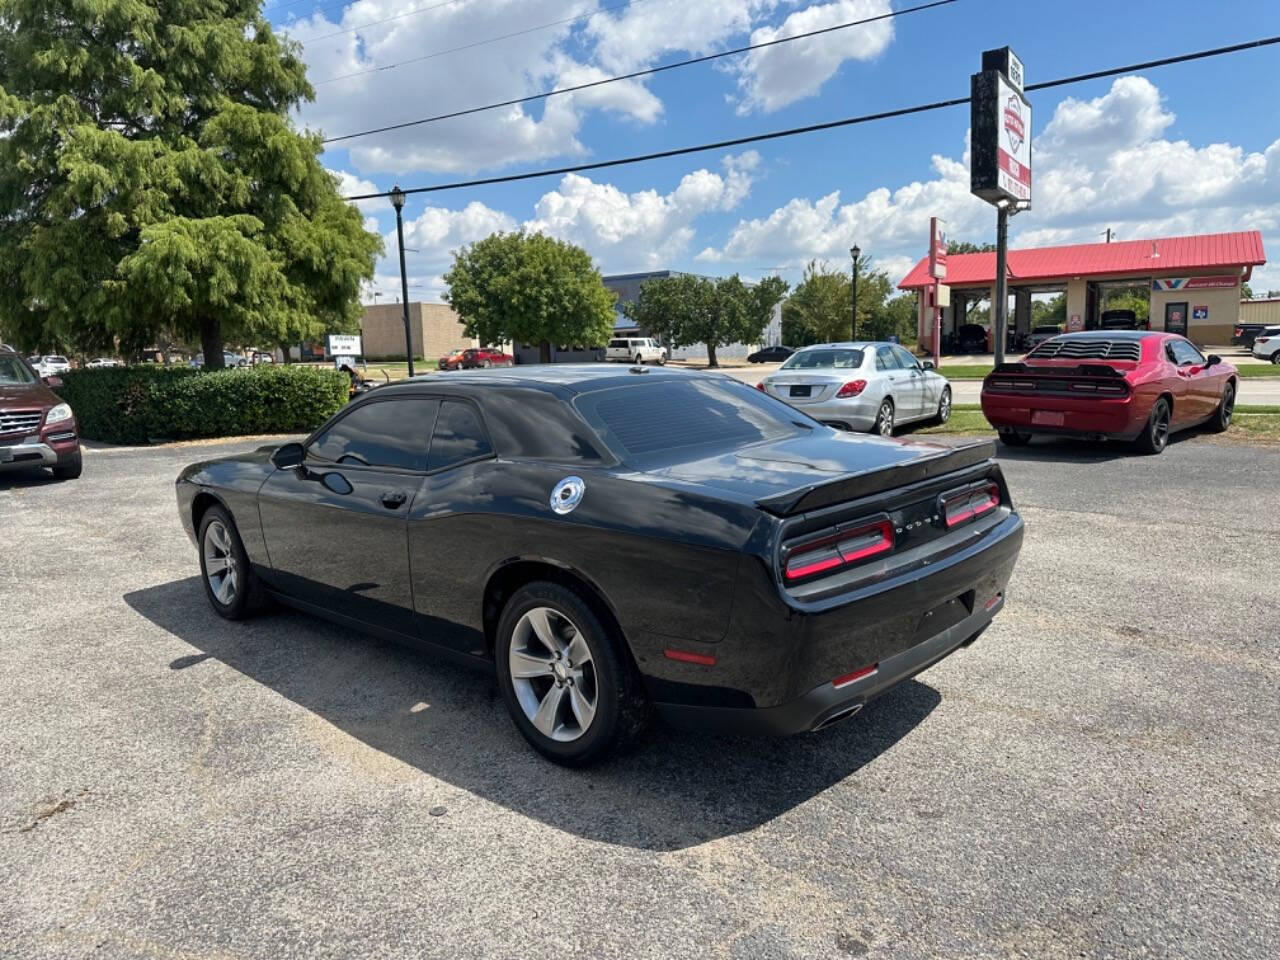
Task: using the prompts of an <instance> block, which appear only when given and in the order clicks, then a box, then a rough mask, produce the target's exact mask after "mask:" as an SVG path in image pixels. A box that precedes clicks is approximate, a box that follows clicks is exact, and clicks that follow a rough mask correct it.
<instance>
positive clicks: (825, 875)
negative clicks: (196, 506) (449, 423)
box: [0, 435, 1280, 960]
mask: <svg viewBox="0 0 1280 960" xmlns="http://www.w3.org/2000/svg"><path fill="white" fill-rule="evenodd" d="M246 446H247V444H245V443H230V444H204V445H191V446H178V447H168V448H152V449H144V450H125V449H98V450H92V451H90V452H88V453H87V454H86V457H85V470H84V476H83V478H82V479H80V480H78V481H74V482H69V483H54V482H52V481H51V480H42V479H35V478H32V477H30V476H28V475H13V474H8V475H0V533H2V536H0V542H2V543H3V548H0V611H2V616H0V638H2V639H0V743H3V745H4V746H3V758H4V765H3V774H2V775H0V838H2V839H0V891H3V893H2V894H0V956H3V957H15V958H18V957H20V958H23V960H41V958H80V957H94V958H101V957H112V958H114V957H139V958H141V957H147V958H155V957H160V958H215V957H216V958H228V957H246V958H247V957H255V958H256V957H262V958H272V960H277V958H292V957H306V958H317V957H415V958H417V957H423V958H435V957H441V958H445V957H449V958H452V957H522V958H536V957H565V956H578V957H592V958H594V957H655V958H670V957H699V958H701V957H720V958H792V957H837V958H838V957H856V956H872V957H906V958H929V957H966V958H968V957H1015V956H1016V957H1035V958H1046V957H1090V958H1092V957H1098V958H1102V957H1177V958H1198V957H1205V958H1219V957H1232V958H1246V957H1247V958H1252V957H1257V958H1270V957H1274V956H1277V955H1278V954H1280V897H1278V896H1277V890H1280V777H1277V774H1276V771H1277V770H1278V769H1280V737H1278V736H1277V733H1278V731H1280V696H1277V693H1278V692H1280V683H1278V681H1280V665H1278V662H1277V658H1276V642H1277V637H1280V605H1278V604H1277V603H1276V601H1275V597H1276V593H1275V577H1276V572H1277V569H1280V550H1278V549H1277V546H1276V544H1277V540H1278V536H1280V520H1277V514H1276V512H1275V511H1274V510H1266V509H1257V507H1258V505H1260V504H1261V505H1266V504H1274V503H1275V502H1276V501H1277V499H1280V452H1278V451H1276V450H1275V449H1274V448H1273V449H1266V448H1258V447H1252V446H1246V445H1239V444H1235V443H1230V442H1224V441H1222V440H1219V439H1215V438H1210V437H1207V436H1202V435H1190V436H1185V437H1181V438H1178V439H1176V440H1175V441H1174V442H1173V443H1171V444H1170V446H1169V449H1168V450H1167V451H1166V453H1165V454H1164V455H1162V456H1160V457H1155V458H1145V457H1136V456H1132V455H1130V454H1129V453H1128V452H1127V451H1126V450H1125V449H1124V448H1121V447H1109V446H1101V445H1094V444H1086V443H1074V442H1058V443H1048V444H1042V443H1036V444H1033V445H1032V446H1031V447H1030V448H1028V449H1026V450H1019V451H1014V452H1013V453H1012V455H1008V456H1005V457H1004V459H1003V463H1004V467H1005V470H1006V472H1007V474H1008V476H1009V482H1010V484H1011V488H1012V490H1013V494H1014V497H1015V500H1016V502H1017V504H1018V507H1019V509H1020V510H1021V512H1022V515H1023V517H1024V518H1025V520H1026V524H1027V536H1026V542H1025V546H1024V549H1023V553H1022V557H1021V560H1020V562H1019V565H1018V568H1017V570H1016V573H1015V576H1014V580H1013V582H1012V584H1011V587H1010V591H1009V600H1008V604H1007V607H1006V609H1005V611H1004V613H1003V614H1001V616H1000V617H998V618H997V620H996V622H995V624H994V625H993V626H992V628H991V629H990V630H989V631H988V632H987V633H986V634H985V635H984V636H983V637H982V638H981V639H980V640H979V641H978V642H977V643H976V644H975V645H974V646H973V647H971V648H969V649H967V650H964V651H961V652H959V653H957V654H956V655H954V656H952V657H950V658H948V659H947V660H945V661H943V662H942V663H940V664H938V665H936V666H935V667H933V668H931V669H929V670H928V671H926V672H925V673H923V674H921V675H919V676H918V677H917V678H916V679H914V680H912V681H909V682H907V683H905V684H903V685H901V686H900V687H898V688H897V689H896V690H895V691H894V692H892V693H891V694H889V695H887V696H885V697H884V698H882V699H881V700H879V701H877V702H876V703H874V704H873V705H871V706H870V707H868V708H867V709H866V710H864V711H863V713H862V714H861V715H860V716H858V717H856V718H855V719H853V720H850V721H847V722H845V723H842V724H838V725H836V726H834V727H832V728H829V729H828V730H826V731H824V732H821V733H818V734H811V735H806V736H802V737H797V738H792V739H788V740H778V741H750V740H739V739H734V738H726V737H710V736H699V735H695V734H688V733H675V732H671V731H668V730H665V729H656V730H654V731H653V733H652V734H651V735H650V736H649V737H647V739H646V740H645V741H644V742H643V743H642V744H641V745H640V746H639V747H638V748H637V749H636V750H635V751H634V752H632V753H630V754H628V755H627V756H624V757H622V758H620V759H617V760H615V761H613V762H610V763H609V764H607V765H605V766H603V767H600V768H597V769H593V770H590V771H586V772H571V771H566V770H562V769H560V768H557V767H555V766H552V765H550V764H548V763H546V762H545V761H543V760H541V759H539V758H538V757H537V756H536V755H534V754H533V753H532V752H531V751H530V750H529V749H528V748H527V747H526V746H525V744H524V742H523V741H522V740H521V739H520V737H519V736H518V734H517V733H516V732H515V730H514V728H513V727H512V725H511V723H510V721H509V720H508V718H507V716H506V713H505V711H504V709H503V706H502V703H501V701H500V700H499V698H498V695H497V691H496V688H495V686H494V684H493V682H492V680H491V679H490V678H489V677H487V676H486V675H485V674H484V673H481V672H477V671H471V670H466V669H464V668H459V667H456V666H453V665H450V664H447V663H442V662H437V661H433V660H431V659H427V658H424V657H422V656H419V655H417V654H414V653H411V652H408V651H405V650H402V649H399V648H396V647H393V646H389V645H386V644H383V643H381V642H378V641H374V640H369V639H366V638H364V637H361V636H357V635H353V634H351V633H349V632H347V631H344V630H342V629H339V628H337V627H334V626H330V625H327V624H325V623H322V622H319V621H316V620H313V619H310V618H307V617H305V616H303V615H300V614H293V613H277V614H272V615H268V616H265V617H262V618H260V619H257V620H254V621H251V622H249V623H244V624H234V623H227V622H224V621H222V620H220V619H218V618H217V617H216V616H215V615H214V614H213V613H212V612H211V611H210V610H209V608H208V605H207V604H206V602H205V599H204V596H203V594H202V592H201V587H200V584H199V581H198V580H197V578H196V574H197V570H198V567H197V560H196V555H195V551H194V549H193V548H192V546H191V544H190V543H189V542H188V541H187V539H186V537H185V535H184V534H183V532H182V529H181V527H180V526H179V523H178V519H177V517H176V515H175V504H174V494H173V479H174V477H175V476H176V474H177V472H178V470H179V469H180V467H181V466H182V465H184V464H185V463H187V462H189V461H191V460H194V459H200V458H204V457H208V456H212V455H217V454H221V453H228V452H232V451H235V450H241V449H245V448H246ZM333 549H335V550H341V549H343V545H342V544H340V543H335V544H334V545H333ZM440 559H441V562H448V556H447V554H442V556H441V558H440Z"/></svg>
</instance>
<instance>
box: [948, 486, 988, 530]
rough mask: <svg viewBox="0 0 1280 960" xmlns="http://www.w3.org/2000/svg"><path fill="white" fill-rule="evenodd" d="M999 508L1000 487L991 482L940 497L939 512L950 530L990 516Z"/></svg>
mask: <svg viewBox="0 0 1280 960" xmlns="http://www.w3.org/2000/svg"><path fill="white" fill-rule="evenodd" d="M998 506H1000V487H999V486H997V485H996V484H995V483H991V482H987V483H980V484H977V485H976V486H972V487H965V488H964V489H963V490H953V491H951V492H950V493H944V494H943V495H942V496H940V497H938V512H939V513H940V514H941V515H942V519H943V522H944V523H945V524H946V527H947V529H948V530H950V529H952V528H953V527H958V526H960V524H962V523H968V522H969V521H970V520H975V519H977V518H978V517H981V516H983V515H984V514H988V513H990V512H991V511H992V510H994V509H995V508H996V507H998Z"/></svg>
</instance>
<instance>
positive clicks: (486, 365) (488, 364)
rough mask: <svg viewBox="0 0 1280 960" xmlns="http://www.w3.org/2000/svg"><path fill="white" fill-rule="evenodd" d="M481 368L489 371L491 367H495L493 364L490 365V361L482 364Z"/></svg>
mask: <svg viewBox="0 0 1280 960" xmlns="http://www.w3.org/2000/svg"><path fill="white" fill-rule="evenodd" d="M480 366H482V367H484V368H485V369H486V370H487V369H489V367H491V366H493V364H492V363H490V362H489V361H488V360H486V361H485V362H484V363H482V364H480Z"/></svg>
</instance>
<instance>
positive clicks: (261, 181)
mask: <svg viewBox="0 0 1280 960" xmlns="http://www.w3.org/2000/svg"><path fill="white" fill-rule="evenodd" d="M312 95H313V94H312V89H311V86H310V84H309V83H308V82H307V79H306V72H305V67H304V65H303V62H302V60H301V56H300V47H299V46H298V45H297V44H296V43H293V42H290V41H285V40H281V39H280V38H279V37H277V36H276V34H275V33H274V32H273V30H272V27H271V24H270V23H269V22H268V21H267V20H266V19H265V18H264V17H263V16H262V15H261V12H260V9H259V0H0V312H3V313H4V314H6V315H8V316H9V317H12V318H14V320H15V325H16V326H18V327H20V328H21V331H22V333H21V337H22V339H24V340H25V341H27V342H31V341H37V340H48V339H54V338H57V339H60V340H62V341H64V342H67V343H69V344H72V345H74V346H75V347H77V348H79V349H84V350H87V349H91V348H93V349H98V348H101V349H105V348H108V347H113V346H115V345H116V344H117V343H118V344H119V347H120V349H121V351H122V352H125V353H132V352H135V351H137V350H140V349H141V348H142V347H144V346H146V345H148V344H149V343H150V342H151V341H152V340H153V338H154V337H155V336H156V335H157V333H158V332H159V331H161V330H162V329H164V330H167V331H169V332H170V333H171V334H172V335H175V336H178V337H180V338H188V339H191V340H196V339H198V340H199V341H200V343H201V345H202V346H203V348H204V354H205V361H206V363H207V365H208V366H211V367H219V366H221V365H222V346H223V342H224V341H226V340H232V341H239V342H252V341H259V340H260V341H265V342H270V343H279V342H282V341H296V340H298V339H302V338H305V337H312V336H319V335H320V334H321V333H323V332H324V331H325V330H326V329H328V330H350V329H354V328H355V326H356V325H357V324H358V322H359V318H360V305H359V293H360V284H361V282H362V281H364V280H367V279H369V278H371V277H372V276H373V268H374V261H375V258H376V257H377V254H378V252H379V251H380V250H381V246H382V244H381V240H380V238H379V237H377V236H376V235H375V234H372V233H369V232H367V231H366V230H364V229H363V227H362V225H361V219H360V214H359V213H358V211H356V210H355V208H354V207H352V206H351V205H349V204H347V203H345V202H343V201H342V199H341V198H340V196H339V194H338V187H337V182H336V180H335V178H334V177H333V176H332V175H330V174H329V173H327V172H326V171H325V170H324V168H323V167H322V166H321V164H320V161H319V155H320V151H321V144H320V136H319V134H312V133H303V132H300V131H298V130H297V129H296V128H295V127H294V125H293V123H292V121H291V119H290V111H292V110H294V109H295V108H296V107H297V106H298V105H299V104H300V103H301V102H302V101H303V100H308V99H311V97H312Z"/></svg>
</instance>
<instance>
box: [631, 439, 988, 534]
mask: <svg viewBox="0 0 1280 960" xmlns="http://www.w3.org/2000/svg"><path fill="white" fill-rule="evenodd" d="M993 453H994V449H993V447H992V444H991V442H990V441H986V440H982V441H977V442H976V443H969V444H964V445H961V446H959V447H957V446H950V445H946V444H940V443H930V442H927V441H921V440H892V439H889V438H888V437H880V436H876V435H874V434H862V433H846V432H844V431H839V430H828V429H820V430H814V431H813V433H812V434H809V435H805V436H800V437H786V438H783V439H781V440H776V441H772V442H766V443H760V444H754V445H752V446H749V447H743V448H741V449H739V450H734V451H731V452H725V453H719V454H716V455H713V456H708V457H703V458H701V459H697V460H687V461H683V462H681V463H676V464H671V465H670V466H665V467H662V468H659V469H657V470H652V471H650V472H651V473H655V474H657V475H659V476H666V477H670V478H672V479H675V480H681V481H685V482H688V483H697V484H703V485H706V486H711V487H716V488H718V489H721V490H725V491H729V492H732V493H733V494H736V495H737V496H738V497H741V498H743V499H748V500H751V501H753V502H755V503H756V504H758V505H759V506H761V507H762V508H764V509H766V510H769V511H771V512H774V513H783V514H787V513H795V512H798V511H799V510H803V509H809V508H812V507H816V506H821V505H824V502H825V503H834V502H837V501H839V500H842V499H851V498H852V497H855V496H863V495H866V494H869V493H873V492H875V491H877V490H883V489H887V488H888V487H892V486H897V485H900V484H903V483H909V482H912V481H913V480H914V479H923V477H924V476H933V475H936V474H937V473H942V472H946V471H949V470H956V469H960V468H961V467H963V466H966V465H968V464H970V463H976V462H978V461H979V460H985V459H987V458H988V457H990V456H992V455H993ZM917 468H918V469H917ZM916 474H919V476H916Z"/></svg>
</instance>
